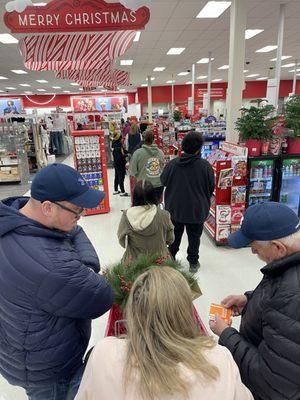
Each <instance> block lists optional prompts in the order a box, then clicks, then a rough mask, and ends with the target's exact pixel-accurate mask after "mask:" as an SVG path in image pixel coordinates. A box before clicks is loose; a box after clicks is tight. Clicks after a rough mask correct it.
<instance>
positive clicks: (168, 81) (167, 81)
mask: <svg viewBox="0 0 300 400" xmlns="http://www.w3.org/2000/svg"><path fill="white" fill-rule="evenodd" d="M166 83H175V81H167V82H166Z"/></svg>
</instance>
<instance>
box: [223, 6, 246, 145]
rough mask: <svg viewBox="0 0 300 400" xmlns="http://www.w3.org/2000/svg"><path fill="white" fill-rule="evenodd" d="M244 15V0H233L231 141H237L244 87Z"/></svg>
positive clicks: (230, 102) (229, 91)
mask: <svg viewBox="0 0 300 400" xmlns="http://www.w3.org/2000/svg"><path fill="white" fill-rule="evenodd" d="M246 15H247V6H246V1H245V0H233V1H232V2H231V10H230V42H229V71H228V97H227V102H226V108H227V113H226V114H227V132H226V139H227V140H228V141H229V142H232V143H237V142H238V138H239V133H238V131H237V130H236V129H235V122H236V120H237V119H238V118H239V117H240V108H241V107H242V95H243V89H244V63H245V30H246Z"/></svg>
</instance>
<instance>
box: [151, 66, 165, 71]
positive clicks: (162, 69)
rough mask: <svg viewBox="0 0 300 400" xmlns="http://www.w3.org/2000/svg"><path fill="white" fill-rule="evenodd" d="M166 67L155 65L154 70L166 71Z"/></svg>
mask: <svg viewBox="0 0 300 400" xmlns="http://www.w3.org/2000/svg"><path fill="white" fill-rule="evenodd" d="M165 69H166V67H155V68H154V69H153V71H154V72H162V71H164V70H165Z"/></svg>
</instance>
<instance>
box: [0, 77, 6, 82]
mask: <svg viewBox="0 0 300 400" xmlns="http://www.w3.org/2000/svg"><path fill="white" fill-rule="evenodd" d="M7 79H8V78H6V76H0V80H1V81H3V80H7Z"/></svg>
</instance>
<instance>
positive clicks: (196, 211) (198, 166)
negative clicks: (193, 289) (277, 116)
mask: <svg viewBox="0 0 300 400" xmlns="http://www.w3.org/2000/svg"><path fill="white" fill-rule="evenodd" d="M202 145H203V138H202V136H201V135H200V134H199V133H196V132H189V133H188V134H187V135H186V136H185V137H184V139H183V141H182V150H183V152H184V153H183V154H182V156H181V157H179V158H175V159H174V160H172V161H170V162H169V164H167V165H166V167H165V169H164V171H163V173H162V175H161V183H162V184H163V185H164V186H165V187H166V190H165V206H166V210H168V211H169V213H170V214H171V218H172V223H173V225H174V227H175V241H174V243H173V244H172V245H171V246H170V247H169V250H170V253H171V255H172V257H173V258H174V259H175V257H176V254H177V252H178V250H179V246H180V242H181V238H182V235H183V232H184V228H186V232H187V236H188V242H189V245H188V249H187V254H188V256H187V260H188V262H189V264H190V271H191V272H193V273H194V272H197V270H198V269H199V267H200V264H199V261H198V260H199V247H200V237H201V234H202V231H203V224H204V221H205V220H206V218H207V216H208V213H209V208H210V198H211V196H212V194H213V191H214V187H215V179H214V172H213V169H212V167H211V166H210V164H209V163H208V162H207V161H206V160H203V159H201V157H200V154H201V147H202Z"/></svg>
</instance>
